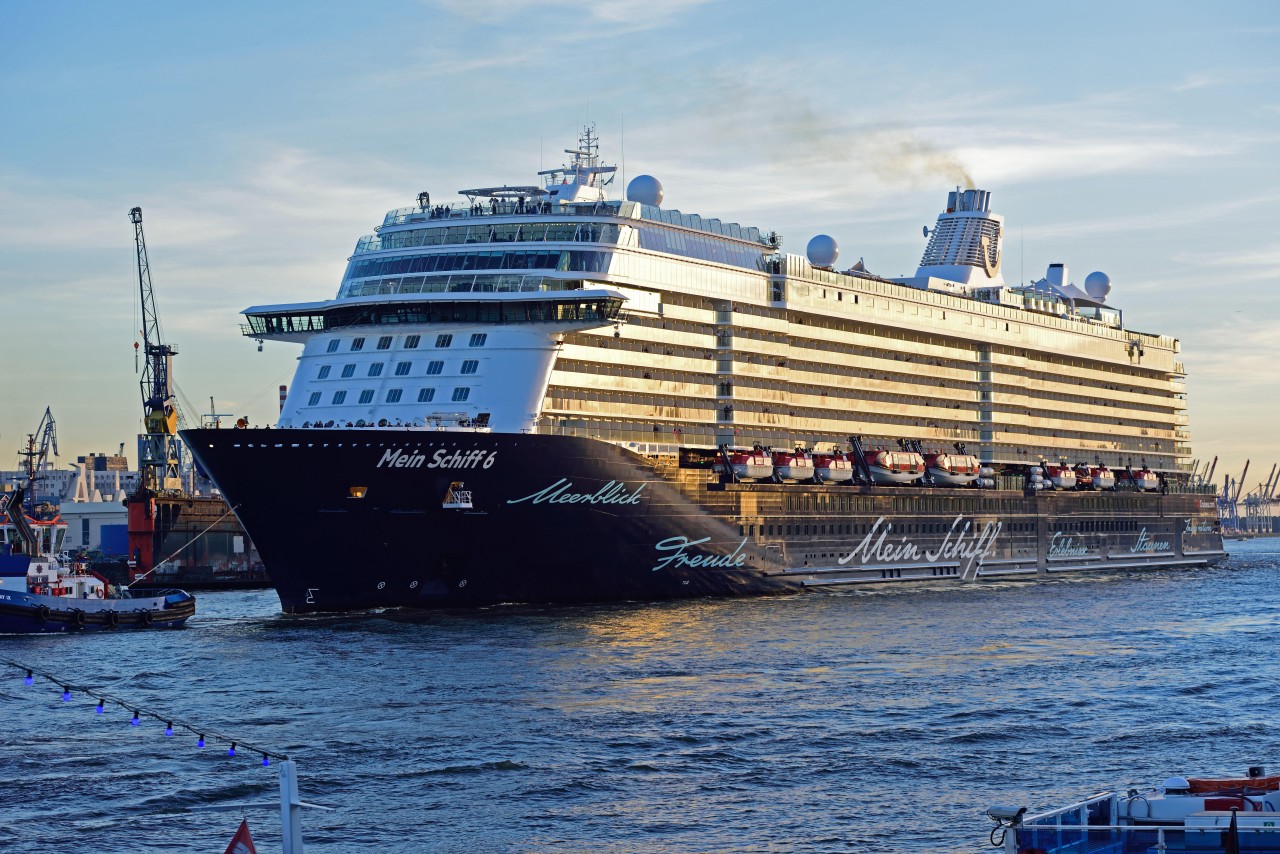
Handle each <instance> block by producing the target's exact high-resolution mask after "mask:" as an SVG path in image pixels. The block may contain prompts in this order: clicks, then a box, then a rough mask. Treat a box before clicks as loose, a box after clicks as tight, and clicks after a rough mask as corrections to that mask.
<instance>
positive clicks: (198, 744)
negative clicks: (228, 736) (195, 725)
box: [196, 735, 204, 747]
mask: <svg viewBox="0 0 1280 854" xmlns="http://www.w3.org/2000/svg"><path fill="white" fill-rule="evenodd" d="M196 747H204V736H203V735H202V736H200V737H199V738H197V739H196Z"/></svg>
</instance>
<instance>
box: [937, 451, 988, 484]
mask: <svg viewBox="0 0 1280 854" xmlns="http://www.w3.org/2000/svg"><path fill="white" fill-rule="evenodd" d="M924 461H925V466H926V467H927V468H928V469H929V476H930V477H932V478H933V480H934V483H941V484H943V485H945V486H967V485H968V484H970V483H973V482H974V481H975V480H977V479H978V474H979V472H980V471H981V469H982V466H981V465H980V464H979V463H978V458H977V457H975V456H973V455H972V454H930V455H928V456H926V457H925V458H924Z"/></svg>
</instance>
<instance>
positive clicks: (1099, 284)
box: [1084, 272, 1111, 302]
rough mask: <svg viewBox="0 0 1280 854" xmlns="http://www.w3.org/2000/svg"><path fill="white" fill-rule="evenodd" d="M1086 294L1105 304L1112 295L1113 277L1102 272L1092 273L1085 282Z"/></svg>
mask: <svg viewBox="0 0 1280 854" xmlns="http://www.w3.org/2000/svg"><path fill="white" fill-rule="evenodd" d="M1084 292H1085V293H1087V294H1088V295H1089V296H1091V297H1093V298H1094V299H1095V300H1097V301H1098V302H1105V301H1106V299H1107V294H1109V293H1111V277H1110V276H1108V275H1107V274H1106V273H1102V272H1093V273H1090V274H1089V275H1088V276H1087V277H1086V278H1085V280H1084Z"/></svg>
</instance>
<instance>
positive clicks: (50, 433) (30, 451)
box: [18, 406, 58, 488]
mask: <svg viewBox="0 0 1280 854" xmlns="http://www.w3.org/2000/svg"><path fill="white" fill-rule="evenodd" d="M37 437H39V438H37ZM49 454H53V455H54V456H55V457H56V456H58V424H57V422H55V421H54V420H53V410H52V409H50V408H49V407H47V406H46V407H45V409H44V416H43V417H41V419H40V426H38V427H36V432H34V433H28V434H27V446H26V448H24V449H23V450H21V451H19V452H18V456H20V457H23V458H24V459H23V462H22V470H23V472H24V473H25V474H26V476H27V486H28V488H34V486H35V482H36V481H37V480H38V479H39V478H40V472H41V471H43V470H44V469H45V467H46V466H47V465H48V462H49Z"/></svg>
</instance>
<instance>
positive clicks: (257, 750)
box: [0, 658, 289, 766]
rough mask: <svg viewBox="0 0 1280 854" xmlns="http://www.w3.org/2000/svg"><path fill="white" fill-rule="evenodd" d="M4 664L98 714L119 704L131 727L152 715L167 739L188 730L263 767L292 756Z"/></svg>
mask: <svg viewBox="0 0 1280 854" xmlns="http://www.w3.org/2000/svg"><path fill="white" fill-rule="evenodd" d="M0 664H7V665H8V666H10V667H12V668H14V669H15V670H17V671H19V672H20V673H23V674H25V675H24V676H23V679H22V681H23V683H24V684H25V685H27V686H28V687H30V686H33V685H35V683H36V680H37V679H41V680H44V681H45V682H49V683H50V684H52V685H56V686H57V687H58V688H61V689H62V701H63V702H64V703H70V702H72V700H74V699H75V698H76V697H77V696H83V697H87V698H89V699H91V700H96V701H97V703H98V705H97V708H96V711H97V714H99V715H103V714H106V712H107V709H108V708H109V707H111V708H114V707H117V706H118V707H119V708H122V709H124V710H125V711H126V712H130V713H132V715H133V717H132V719H131V720H130V721H129V725H130V726H142V721H143V719H144V718H149V719H151V720H154V721H156V722H157V723H162V724H164V734H165V737H167V738H172V737H173V734H174V733H175V732H177V731H179V730H182V731H186V732H187V733H189V734H191V735H194V736H195V737H196V747H197V748H201V749H203V748H205V747H207V746H208V745H210V744H225V745H227V756H231V757H235V756H239V755H241V753H244V754H246V755H254V754H257V755H260V756H261V757H262V764H263V766H267V765H270V764H271V760H273V759H275V760H277V761H283V760H287V759H288V758H289V757H288V756H286V755H285V754H283V753H277V752H275V751H272V750H266V749H264V748H262V747H258V746H256V745H253V744H249V743H248V742H246V741H244V740H243V739H239V738H234V737H232V736H229V735H226V734H224V733H220V732H216V731H214V730H212V729H209V728H208V727H201V726H197V725H195V724H191V723H187V722H186V721H181V720H178V719H177V718H175V717H173V716H172V715H167V714H164V713H162V712H157V711H155V710H153V709H148V708H145V707H143V706H140V705H138V704H137V703H131V702H129V701H127V700H124V699H122V698H120V697H116V696H114V695H112V694H107V693H104V692H102V691H99V690H97V689H95V688H91V687H88V686H85V685H77V684H75V683H73V682H72V681H71V680H68V679H63V678H61V677H59V676H55V675H54V674H52V673H45V672H44V671H42V670H37V669H36V668H34V667H28V666H27V665H25V664H22V663H20V662H17V661H11V660H9V659H7V658H0Z"/></svg>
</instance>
